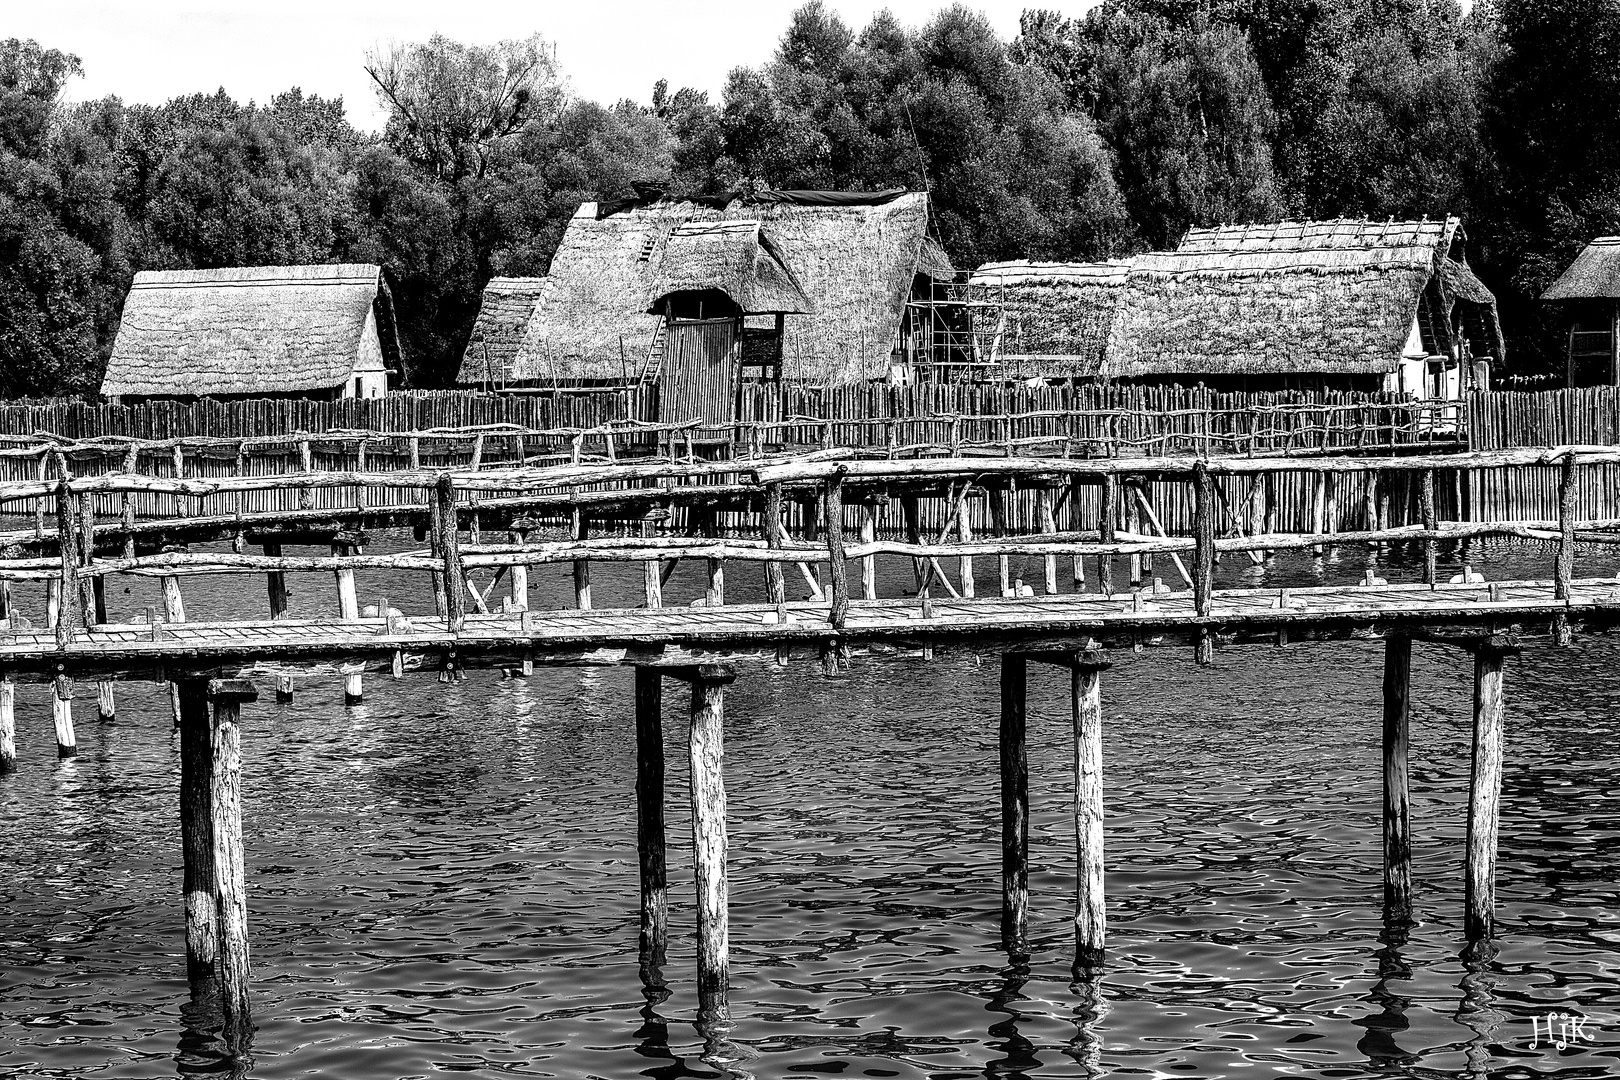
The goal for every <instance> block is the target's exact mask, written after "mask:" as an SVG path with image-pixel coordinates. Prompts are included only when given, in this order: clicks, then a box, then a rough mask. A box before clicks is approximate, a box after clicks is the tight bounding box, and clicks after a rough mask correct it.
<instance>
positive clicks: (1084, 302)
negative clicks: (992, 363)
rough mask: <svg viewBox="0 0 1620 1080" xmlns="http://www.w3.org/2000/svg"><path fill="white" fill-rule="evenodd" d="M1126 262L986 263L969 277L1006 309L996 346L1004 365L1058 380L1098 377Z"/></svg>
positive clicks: (975, 291) (982, 292)
mask: <svg viewBox="0 0 1620 1080" xmlns="http://www.w3.org/2000/svg"><path fill="white" fill-rule="evenodd" d="M1130 269H1131V264H1130V263H1129V262H1126V261H1121V260H1116V261H1112V262H1097V263H1058V262H1029V261H1027V260H1018V261H1014V262H998V263H986V264H985V265H984V266H981V267H979V269H977V270H975V271H974V272H973V276H972V277H971V278H970V279H969V284H970V285H971V286H972V289H973V294H974V296H975V297H978V298H981V299H982V300H983V301H984V302H986V303H989V304H993V305H995V309H996V310H997V311H998V314H997V316H996V323H995V326H994V329H993V345H992V349H993V351H994V352H995V353H996V355H998V356H999V357H1000V359H1001V362H1002V363H1004V364H1008V365H1012V366H1015V367H1017V368H1018V369H1019V370H1021V371H1026V372H1030V373H1039V374H1040V375H1043V376H1046V377H1051V378H1070V379H1075V378H1090V377H1092V376H1094V375H1096V374H1097V372H1098V370H1099V369H1100V368H1101V367H1102V362H1103V356H1104V354H1105V353H1106V351H1107V348H1108V337H1109V333H1110V332H1111V331H1112V329H1113V326H1114V316H1115V314H1116V312H1117V311H1118V310H1119V299H1120V296H1121V294H1122V290H1121V288H1120V287H1121V286H1122V285H1124V284H1125V278H1126V276H1127V275H1128V274H1129V273H1130Z"/></svg>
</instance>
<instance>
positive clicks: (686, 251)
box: [648, 218, 815, 315]
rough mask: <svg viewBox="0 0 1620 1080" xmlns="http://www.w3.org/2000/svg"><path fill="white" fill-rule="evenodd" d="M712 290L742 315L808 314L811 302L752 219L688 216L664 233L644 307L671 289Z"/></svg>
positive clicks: (653, 308)
mask: <svg viewBox="0 0 1620 1080" xmlns="http://www.w3.org/2000/svg"><path fill="white" fill-rule="evenodd" d="M706 290H716V291H719V292H723V293H725V294H726V295H727V296H729V297H730V298H731V300H732V302H733V303H735V304H736V305H737V306H738V307H739V308H741V309H742V312H743V314H744V315H775V314H794V315H808V314H809V313H810V312H812V311H814V310H815V308H814V307H813V306H812V305H811V303H810V301H809V300H808V299H807V298H806V297H805V295H804V291H803V290H802V289H800V288H799V282H798V280H797V279H796V278H794V276H793V271H792V270H791V269H789V268H788V267H787V265H786V264H784V263H783V262H782V256H781V254H780V253H779V252H778V251H777V250H776V245H775V244H773V243H772V242H771V239H770V237H769V236H768V235H766V233H765V232H764V231H763V230H762V229H761V228H760V225H759V222H758V221H757V220H749V219H746V218H745V219H742V220H738V221H688V222H686V223H685V224H683V225H679V226H677V227H676V228H675V230H674V231H673V232H671V233H670V235H669V241H668V243H666V244H665V245H664V257H663V260H662V261H661V262H660V263H659V270H658V277H657V278H656V279H655V281H654V283H653V287H652V304H651V306H649V308H648V311H649V312H651V313H654V314H656V313H657V312H658V311H659V307H658V302H659V301H660V300H662V299H663V298H664V297H666V296H668V295H670V294H671V293H677V292H701V291H706Z"/></svg>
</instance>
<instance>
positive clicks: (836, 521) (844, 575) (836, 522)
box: [823, 469, 849, 630]
mask: <svg viewBox="0 0 1620 1080" xmlns="http://www.w3.org/2000/svg"><path fill="white" fill-rule="evenodd" d="M826 507H827V518H826V521H824V522H823V525H824V526H825V527H826V530H827V560H828V564H829V569H830V570H831V571H832V610H831V612H830V614H829V621H830V622H831V623H832V628H833V629H834V630H842V629H843V628H844V619H845V618H846V617H847V616H848V614H849V567H848V566H847V565H846V564H845V562H844V473H843V470H841V469H840V470H839V471H837V472H835V473H833V474H832V476H831V477H830V478H828V480H827V497H826Z"/></svg>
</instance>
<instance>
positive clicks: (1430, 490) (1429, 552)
mask: <svg viewBox="0 0 1620 1080" xmlns="http://www.w3.org/2000/svg"><path fill="white" fill-rule="evenodd" d="M1420 484H1421V486H1420V487H1419V489H1418V509H1419V511H1420V512H1421V513H1422V515H1423V528H1424V529H1425V530H1426V531H1428V532H1433V531H1434V530H1435V528H1436V527H1437V525H1438V517H1437V516H1436V514H1435V509H1434V470H1433V469H1424V470H1423V476H1422V479H1421V481H1420ZM1436 550H1437V546H1436V544H1435V541H1434V538H1433V537H1430V538H1428V539H1426V540H1424V541H1423V581H1424V583H1425V584H1427V585H1428V586H1429V587H1430V588H1433V587H1434V583H1435V555H1436Z"/></svg>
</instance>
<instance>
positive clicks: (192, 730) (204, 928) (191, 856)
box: [178, 679, 219, 991]
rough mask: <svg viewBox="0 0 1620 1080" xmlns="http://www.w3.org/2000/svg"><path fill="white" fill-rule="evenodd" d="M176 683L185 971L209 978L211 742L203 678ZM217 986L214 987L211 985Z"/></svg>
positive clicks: (212, 940)
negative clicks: (178, 707)
mask: <svg viewBox="0 0 1620 1080" xmlns="http://www.w3.org/2000/svg"><path fill="white" fill-rule="evenodd" d="M178 685H179V687H180V854H181V860H182V864H183V870H182V879H181V885H180V891H181V896H182V898H183V899H184V903H185V917H186V973H187V975H188V976H190V978H191V979H192V980H194V981H195V980H199V979H202V980H206V981H207V982H208V983H209V984H210V985H212V984H213V982H214V980H215V978H216V975H217V972H216V967H217V965H218V963H219V890H218V887H217V885H216V884H215V872H214V811H213V791H214V748H213V741H212V740H213V735H212V730H213V725H212V724H211V723H210V721H209V715H208V683H207V681H206V680H204V679H182V680H181V681H180V682H179V684H178ZM214 990H215V991H217V987H214Z"/></svg>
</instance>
